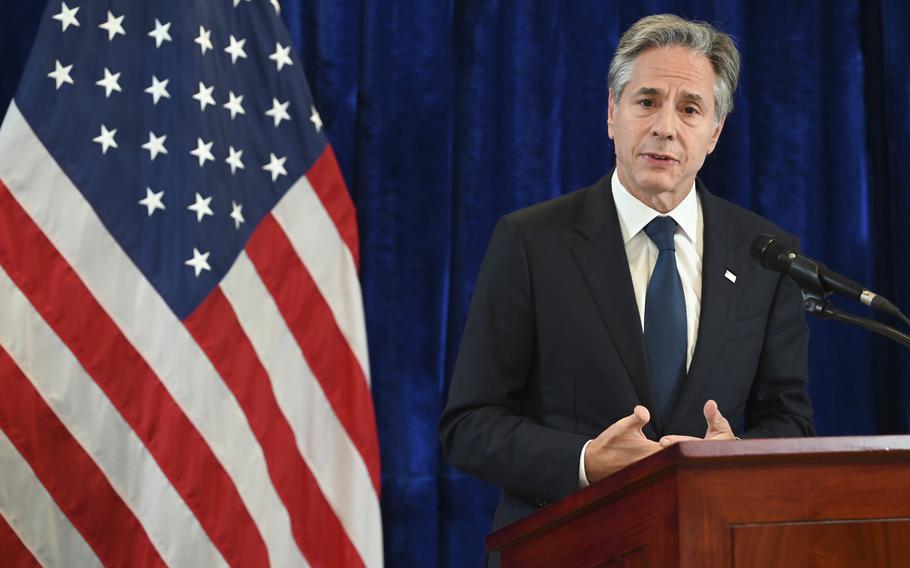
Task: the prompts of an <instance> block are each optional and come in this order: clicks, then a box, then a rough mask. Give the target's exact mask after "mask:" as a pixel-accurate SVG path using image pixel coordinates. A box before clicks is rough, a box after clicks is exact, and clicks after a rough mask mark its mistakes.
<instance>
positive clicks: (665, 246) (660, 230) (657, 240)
mask: <svg viewBox="0 0 910 568" xmlns="http://www.w3.org/2000/svg"><path fill="white" fill-rule="evenodd" d="M645 233H647V234H648V237H650V238H651V240H652V241H653V242H654V244H655V245H657V250H661V251H663V250H672V251H675V250H676V247H675V246H674V244H673V235H674V233H676V221H674V220H673V217H655V218H654V219H652V220H651V222H650V223H648V224H647V225H645Z"/></svg>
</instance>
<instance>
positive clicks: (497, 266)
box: [439, 216, 587, 504]
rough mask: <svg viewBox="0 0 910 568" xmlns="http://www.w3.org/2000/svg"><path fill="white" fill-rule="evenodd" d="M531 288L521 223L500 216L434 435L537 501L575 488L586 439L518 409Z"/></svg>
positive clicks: (453, 456) (528, 350)
mask: <svg viewBox="0 0 910 568" xmlns="http://www.w3.org/2000/svg"><path fill="white" fill-rule="evenodd" d="M533 294H534V291H533V289H532V286H531V278H530V267H529V263H528V256H527V251H526V249H525V246H524V243H523V241H522V238H521V234H520V231H519V228H518V226H517V225H516V223H515V221H514V220H512V219H511V218H510V217H508V216H507V217H503V218H502V219H501V220H500V221H499V223H498V224H497V225H496V229H495V230H494V232H493V236H492V238H491V240H490V245H489V247H488V249H487V253H486V256H485V257H484V260H483V264H482V265H481V269H480V274H479V276H478V279H477V285H476V287H475V290H474V295H473V298H472V301H471V308H470V311H469V313H468V319H467V323H466V325H465V330H464V334H463V336H462V340H461V346H460V348H459V352H458V358H457V360H456V363H455V370H454V373H453V375H452V382H451V386H450V388H449V398H448V403H447V405H446V408H445V410H444V411H443V414H442V417H441V419H440V423H439V435H440V441H441V443H442V448H443V452H444V454H445V457H446V459H447V460H448V461H449V462H450V463H451V464H452V465H454V466H456V467H458V468H460V469H462V470H464V471H465V472H467V473H469V474H471V475H474V476H477V477H480V478H481V479H484V480H487V481H490V482H492V483H495V484H497V485H499V486H501V487H502V488H503V489H505V490H506V491H507V492H509V493H512V494H514V495H516V496H518V497H521V498H523V499H525V500H527V501H529V502H536V503H537V504H542V503H543V502H549V501H552V500H555V499H558V498H560V497H563V496H565V495H567V494H568V493H571V492H572V491H574V490H575V489H577V488H578V460H579V455H580V452H581V450H582V447H583V446H584V444H585V442H587V438H586V437H584V436H581V435H577V434H573V433H569V432H562V431H559V430H554V429H552V428H547V427H544V426H541V425H540V424H538V423H535V422H534V421H533V420H532V419H531V418H529V417H528V416H526V415H525V413H524V409H523V402H522V401H523V394H524V392H525V389H526V387H527V384H528V381H529V380H530V379H529V377H530V374H531V372H532V367H533V362H532V361H533V357H534V350H535V337H536V329H535V312H534V297H533Z"/></svg>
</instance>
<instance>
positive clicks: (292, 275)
mask: <svg viewBox="0 0 910 568" xmlns="http://www.w3.org/2000/svg"><path fill="white" fill-rule="evenodd" d="M246 251H247V254H248V255H249V257H250V260H251V261H252V262H253V265H254V266H255V267H256V271H257V272H258V273H259V276H260V278H262V281H263V283H264V284H265V286H266V288H267V289H268V291H269V293H270V294H271V295H272V297H273V298H274V299H275V303H276V304H277V306H278V310H279V311H280V312H281V315H282V317H283V318H284V320H285V322H287V325H288V328H290V330H291V333H292V334H293V335H294V338H295V339H296V340H297V344H298V345H300V349H301V350H302V351H303V356H304V357H305V358H306V360H307V363H308V364H309V366H310V368H311V369H312V371H313V374H314V375H315V376H316V379H317V380H318V381H319V384H320V385H321V386H322V390H323V391H324V392H325V395H326V398H327V399H328V400H329V403H330V404H331V405H332V409H333V410H334V411H335V414H336V415H337V416H338V419H339V420H340V421H341V424H342V425H343V426H344V428H345V430H346V431H347V433H348V436H349V437H350V438H351V441H352V442H353V443H354V446H355V447H357V450H358V451H359V452H360V454H361V456H363V461H364V462H365V463H366V466H367V469H368V470H369V472H370V477H371V478H372V480H373V486H374V488H375V489H376V493H377V495H378V494H379V442H378V440H377V438H376V418H375V416H374V414H373V400H372V396H371V394H370V387H369V385H368V384H367V381H366V377H364V375H363V371H362V370H361V369H360V364H359V363H358V362H357V358H356V357H355V356H354V352H353V351H351V347H350V346H349V345H348V342H347V340H346V339H345V338H344V335H342V333H341V330H339V329H338V324H337V323H336V322H335V318H334V317H333V315H332V311H331V310H330V309H329V306H328V304H327V303H326V301H325V298H323V297H322V294H320V293H319V289H318V288H317V287H316V284H315V282H313V278H312V276H311V275H310V273H309V271H308V270H307V268H306V266H304V264H303V262H302V261H301V260H300V258H299V257H298V256H297V254H296V253H295V252H294V249H293V247H292V246H291V243H290V241H289V240H288V238H287V236H286V235H285V234H284V231H282V229H281V227H280V226H279V225H278V222H277V221H276V220H275V218H274V217H273V216H272V215H266V216H265V217H263V219H262V221H261V222H260V224H259V227H257V228H256V231H255V232H254V233H253V234H252V236H251V237H250V240H249V242H248V243H247V246H246Z"/></svg>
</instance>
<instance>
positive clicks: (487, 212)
mask: <svg viewBox="0 0 910 568" xmlns="http://www.w3.org/2000/svg"><path fill="white" fill-rule="evenodd" d="M53 1H54V2H57V0H53ZM174 1H183V0H174ZM217 1H223V3H224V4H225V6H226V9H227V7H229V3H228V2H227V0H217ZM257 1H258V0H257ZM41 4H42V3H41V2H22V1H19V0H0V53H2V54H3V55H2V56H0V105H2V107H3V108H4V109H5V108H6V105H7V103H8V101H9V100H10V99H11V98H12V96H13V93H14V91H15V88H16V84H17V81H18V77H19V75H20V73H21V71H22V65H23V64H24V62H25V60H26V57H27V55H28V52H29V50H30V48H31V42H32V40H33V37H34V34H35V30H36V28H37V25H38V23H39V22H38V20H39V18H40V16H41V12H42V6H41ZM69 4H72V5H78V4H79V0H74V1H73V2H69ZM282 5H283V12H282V15H283V16H284V18H285V20H286V21H287V22H288V25H289V27H290V29H291V33H292V36H293V37H294V39H295V43H296V49H297V52H298V53H299V54H300V58H301V59H302V61H303V63H304V66H305V69H306V72H307V75H308V77H309V80H310V86H311V88H312V90H313V91H314V94H315V98H316V102H317V105H318V106H319V109H320V111H321V113H322V116H323V118H324V120H325V123H326V127H327V130H328V133H329V137H330V139H331V141H332V144H333V146H334V148H335V151H336V153H337V155H338V158H339V161H340V164H341V167H342V170H343V172H344V174H345V178H346V180H347V182H348V186H349V188H350V190H351V193H352V196H353V198H354V201H355V203H356V205H357V209H358V219H359V222H360V229H361V239H362V245H361V246H362V281H363V290H364V295H365V302H366V310H367V324H368V332H369V339H370V352H371V365H372V376H373V396H374V399H375V402H376V414H377V419H378V423H379V435H380V442H381V445H382V468H383V477H382V479H383V483H382V491H383V494H382V506H383V518H384V523H385V524H384V530H385V547H386V558H387V561H388V564H389V565H390V566H432V565H439V566H471V565H478V564H479V563H480V562H481V558H482V538H483V536H484V534H485V533H486V532H487V530H488V528H489V521H490V515H491V513H492V509H493V505H494V502H495V497H496V490H495V488H492V487H489V486H487V485H484V484H482V483H480V482H477V481H474V480H472V479H470V478H467V477H465V476H463V475H462V474H460V473H459V472H457V471H454V470H452V469H451V468H449V467H448V466H446V465H445V464H444V463H443V462H442V461H441V459H440V452H439V447H438V444H437V441H436V420H437V417H438V416H439V413H440V409H441V407H442V405H443V403H444V400H445V393H446V388H447V381H448V378H449V375H450V370H451V368H452V364H453V360H454V357H455V355H456V352H457V346H458V341H459V338H460V335H461V330H462V326H463V324H464V319H465V313H466V310H467V308H468V303H469V301H470V297H471V292H472V288H473V283H474V279H475V277H476V275H477V270H478V267H479V264H480V260H481V258H482V255H483V253H484V249H485V246H486V243H487V239H488V238H489V235H490V232H491V230H492V227H493V225H494V223H495V221H496V219H497V218H498V217H499V216H500V215H501V214H503V213H505V212H508V211H511V210H513V209H516V208H519V207H522V206H525V205H528V204H531V203H535V202H538V201H541V200H544V199H547V198H550V197H554V196H556V195H559V194H561V193H565V192H568V191H571V190H574V189H577V188H579V187H582V186H584V185H587V184H590V183H593V182H594V181H596V180H597V179H598V178H600V177H601V176H602V175H604V174H605V173H606V172H608V171H609V169H610V168H611V167H612V161H613V158H612V154H613V151H612V146H611V144H610V141H609V139H608V138H607V134H606V126H605V107H606V94H605V86H604V77H605V76H606V73H607V67H608V64H609V60H610V57H611V55H612V53H613V50H614V49H615V47H616V42H617V39H618V36H619V34H620V33H621V31H622V30H624V29H625V28H626V27H628V26H629V25H630V24H631V23H632V22H634V21H635V20H636V19H638V18H639V17H641V16H644V15H647V14H653V13H658V12H674V13H677V14H680V15H683V16H686V17H690V18H697V19H702V20H707V21H710V22H713V23H715V24H717V25H718V26H719V27H721V28H722V29H723V30H725V31H727V32H729V33H731V34H733V36H734V37H735V38H736V41H737V44H738V46H739V48H740V50H741V51H742V54H743V75H742V82H741V86H740V88H739V89H738V90H737V93H736V99H735V109H734V112H733V114H732V115H731V116H730V117H729V119H728V120H727V124H726V128H725V130H724V133H723V135H722V136H721V139H720V144H719V146H718V149H717V151H716V153H715V155H713V156H712V157H710V158H709V159H708V161H707V163H706V165H705V168H704V170H703V175H702V177H703V179H704V181H705V183H706V184H707V185H708V187H709V188H711V190H712V191H713V192H715V193H716V194H719V195H721V196H723V197H726V198H728V199H731V200H732V201H735V202H737V203H740V204H742V205H744V206H746V207H748V208H750V209H753V210H755V211H757V212H759V213H761V214H763V215H765V216H767V217H769V218H771V219H772V220H774V221H776V222H777V223H779V224H780V225H782V226H783V227H785V228H786V229H788V230H790V231H793V232H795V233H796V234H798V235H799V236H800V237H801V238H802V241H803V247H804V249H805V251H806V252H807V254H810V255H811V256H814V257H816V258H819V259H821V260H823V261H824V262H826V263H827V264H828V265H829V266H831V267H834V268H836V269H837V270H839V271H841V272H843V273H845V274H847V275H849V276H851V277H853V278H854V279H856V280H858V281H860V282H864V283H868V284H870V285H871V286H872V287H873V288H875V289H877V290H878V291H880V292H881V293H883V294H885V295H887V296H889V297H890V298H891V299H893V300H895V301H896V302H897V303H898V304H899V305H901V306H903V307H904V309H905V310H908V309H910V288H908V284H910V230H908V227H910V218H908V217H910V215H908V214H910V187H908V184H910V158H908V156H910V39H908V37H910V34H908V30H910V7H908V4H906V3H905V2H902V1H900V0H870V1H868V2H859V1H858V0H855V1H850V0H843V1H838V2H834V1H829V2H823V1H821V0H817V1H802V2H800V1H794V0H764V1H761V2H757V1H756V2H743V1H739V2H737V1H728V0H715V1H695V0H692V1H640V2H633V1H630V0H615V1H595V0H551V1H545V0H539V1H518V2H505V1H495V0H477V1H473V0H471V1H468V0H463V1H454V0H448V1H442V0H434V1H432V2H427V1H424V0H399V1H394V0H309V1H308V0H293V1H292V0H284V1H282ZM811 325H812V347H811V349H812V351H811V380H812V383H811V394H812V399H813V402H814V403H815V408H816V412H817V418H816V425H817V428H818V431H819V433H820V434H822V435H841V434H875V433H906V432H907V431H908V427H910V417H908V414H910V412H908V411H910V358H908V356H907V354H906V353H903V352H901V351H900V350H899V349H898V348H896V347H895V346H893V345H890V344H888V343H886V342H885V341H883V340H879V339H876V338H873V337H870V336H869V335H868V334H867V333H865V332H862V331H857V330H853V329H848V328H846V327H844V326H843V325H842V324H837V323H831V322H821V321H813V322H812V323H811Z"/></svg>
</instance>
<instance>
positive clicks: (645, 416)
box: [632, 404, 651, 428]
mask: <svg viewBox="0 0 910 568" xmlns="http://www.w3.org/2000/svg"><path fill="white" fill-rule="evenodd" d="M632 415H633V416H635V417H636V418H638V421H639V422H640V424H641V425H640V426H639V428H642V427H644V425H645V424H647V423H648V422H650V421H651V413H650V412H649V411H648V409H647V408H645V407H644V406H642V405H640V404H638V405H636V406H635V408H633V409H632Z"/></svg>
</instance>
